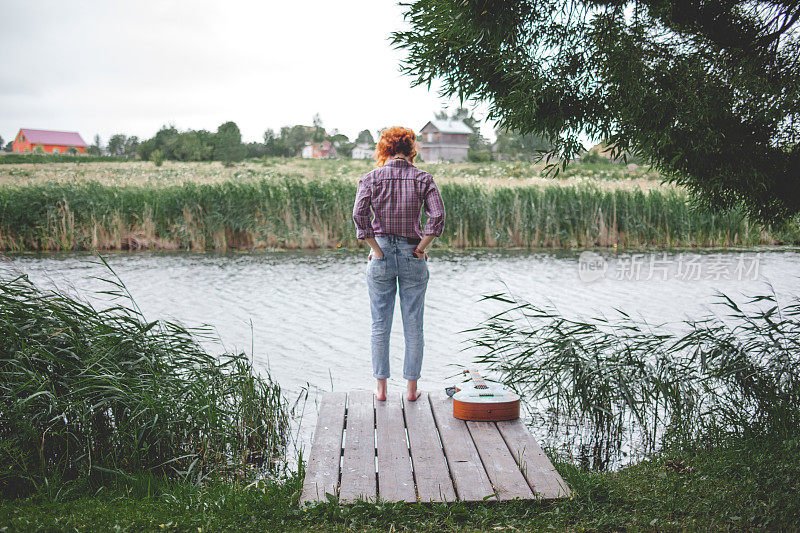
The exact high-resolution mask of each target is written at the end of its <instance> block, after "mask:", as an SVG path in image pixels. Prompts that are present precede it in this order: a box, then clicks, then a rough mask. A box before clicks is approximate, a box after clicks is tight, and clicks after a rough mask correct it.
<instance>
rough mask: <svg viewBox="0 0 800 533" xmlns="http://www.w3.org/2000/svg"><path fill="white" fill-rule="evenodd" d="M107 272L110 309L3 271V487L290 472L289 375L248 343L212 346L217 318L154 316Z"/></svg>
mask: <svg viewBox="0 0 800 533" xmlns="http://www.w3.org/2000/svg"><path fill="white" fill-rule="evenodd" d="M109 271H110V267H109ZM107 281H108V283H109V289H108V290H107V291H103V292H102V294H101V295H102V296H105V297H108V298H111V300H110V302H109V303H110V305H109V306H108V307H107V308H105V309H100V310H99V309H96V308H95V307H94V306H93V305H92V304H91V303H89V302H86V301H83V300H81V299H80V298H78V297H76V296H71V295H68V294H66V293H62V292H58V291H55V290H43V289H41V288H39V287H37V286H35V285H34V284H33V283H32V282H30V281H29V280H28V278H27V276H25V275H23V274H15V273H13V272H11V271H10V270H4V271H3V272H2V275H0V465H1V466H0V495H2V494H4V495H7V496H8V495H18V494H24V493H27V492H31V491H36V492H42V491H45V492H47V491H49V490H63V489H64V488H65V487H67V486H80V484H81V483H88V482H93V481H98V480H100V481H101V482H102V480H104V479H106V480H107V479H109V478H110V479H112V480H113V479H115V478H120V477H122V478H125V477H126V476H128V475H133V474H135V475H144V474H150V475H153V476H156V477H158V478H159V479H181V480H186V481H188V482H197V481H201V480H204V479H206V478H209V477H213V478H214V479H231V478H233V479H250V478H252V477H253V476H255V475H257V474H258V473H261V474H270V473H271V474H276V473H278V472H279V471H280V470H281V468H283V465H284V464H285V463H284V459H285V457H284V452H285V445H286V443H287V438H288V435H289V420H288V412H287V405H286V402H285V400H284V398H283V397H282V394H281V389H280V387H279V385H278V384H277V383H275V382H273V381H272V380H271V379H270V377H269V374H266V373H263V372H260V373H258V374H256V373H255V372H254V369H253V366H252V364H251V362H250V360H249V359H248V358H247V357H246V356H245V355H244V354H242V353H238V354H236V353H226V354H222V355H219V356H217V355H211V354H209V353H207V352H206V351H205V350H204V349H203V348H201V346H200V344H199V341H200V340H201V339H203V338H205V339H209V338H211V337H212V336H211V334H210V330H209V329H208V328H194V329H189V328H186V327H184V326H182V325H181V324H179V323H175V322H168V321H148V320H146V319H145V317H144V316H143V315H142V313H141V311H140V310H139V309H138V307H137V306H136V305H135V303H134V302H133V301H132V299H131V298H130V295H129V294H128V293H127V290H126V289H125V287H124V285H123V284H122V283H121V282H120V281H119V280H118V279H117V278H115V277H114V275H113V271H110V276H109V277H108V279H107Z"/></svg>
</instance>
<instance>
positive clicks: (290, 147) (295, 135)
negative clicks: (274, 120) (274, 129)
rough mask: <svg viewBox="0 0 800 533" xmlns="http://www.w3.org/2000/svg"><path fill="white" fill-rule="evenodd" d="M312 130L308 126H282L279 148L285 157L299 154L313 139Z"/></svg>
mask: <svg viewBox="0 0 800 533" xmlns="http://www.w3.org/2000/svg"><path fill="white" fill-rule="evenodd" d="M314 131H315V130H314V128H313V127H309V126H300V125H295V126H284V127H282V128H281V136H280V140H281V143H280V144H281V147H282V149H283V151H284V154H281V155H287V156H296V155H299V154H300V150H302V149H303V146H305V144H306V142H310V141H312V140H313V137H314Z"/></svg>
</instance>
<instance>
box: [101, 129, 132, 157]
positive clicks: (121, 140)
mask: <svg viewBox="0 0 800 533" xmlns="http://www.w3.org/2000/svg"><path fill="white" fill-rule="evenodd" d="M127 139H128V138H127V137H126V136H125V135H123V134H121V133H117V134H115V135H112V136H111V138H110V139H108V145H107V146H106V149H107V150H108V153H109V155H114V156H117V157H120V156H122V155H123V154H124V153H125V142H126V141H127Z"/></svg>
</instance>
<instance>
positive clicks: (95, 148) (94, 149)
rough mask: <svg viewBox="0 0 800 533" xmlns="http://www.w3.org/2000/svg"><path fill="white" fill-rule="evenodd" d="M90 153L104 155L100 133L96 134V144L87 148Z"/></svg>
mask: <svg viewBox="0 0 800 533" xmlns="http://www.w3.org/2000/svg"><path fill="white" fill-rule="evenodd" d="M86 153H88V154H89V155H103V145H102V144H101V143H100V135H97V134H96V135H95V136H94V144H92V145H90V146H89V147H87V148H86Z"/></svg>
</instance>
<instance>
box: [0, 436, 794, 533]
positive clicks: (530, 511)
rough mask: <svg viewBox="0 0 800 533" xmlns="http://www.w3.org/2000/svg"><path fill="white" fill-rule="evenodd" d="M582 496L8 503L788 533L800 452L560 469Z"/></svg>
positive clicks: (115, 525) (100, 525) (260, 526)
mask: <svg viewBox="0 0 800 533" xmlns="http://www.w3.org/2000/svg"><path fill="white" fill-rule="evenodd" d="M556 466H557V468H558V470H559V472H560V473H561V474H562V476H563V477H564V478H565V480H566V481H567V483H569V484H570V486H571V487H572V489H573V491H574V493H575V494H574V497H573V498H571V499H568V500H563V501H557V502H551V503H547V502H541V503H540V502H503V503H501V504H488V503H475V504H450V505H442V504H438V505H431V504H413V505H409V504H405V503H400V504H394V503H380V504H378V505H373V504H367V503H358V504H356V505H353V506H341V507H340V506H338V505H334V504H323V505H320V506H318V507H315V508H312V509H310V510H303V509H301V508H300V507H299V506H298V504H297V501H298V498H299V492H300V488H301V485H302V478H301V476H300V475H299V474H295V475H293V476H291V477H289V478H288V479H287V480H284V481H281V482H276V483H269V484H262V485H255V486H252V487H244V486H242V485H238V486H236V485H230V484H220V483H210V484H207V485H205V486H196V485H191V484H188V483H165V482H160V481H157V480H153V479H148V478H139V479H135V480H129V481H125V482H120V483H117V484H115V485H113V486H104V487H102V488H95V489H94V490H93V491H88V492H87V493H85V494H83V495H76V494H73V495H70V496H69V497H66V498H51V497H47V496H46V495H41V494H37V495H34V496H31V497H28V498H25V499H21V500H11V501H8V500H6V501H0V528H2V527H8V529H9V530H10V531H42V530H46V531H65V530H72V529H73V528H75V529H77V530H80V531H110V530H121V531H293V530H325V531H392V530H406V531H493V530H496V531H514V530H523V531H552V530H557V531H654V530H658V531H685V530H697V531H708V530H713V531H730V530H752V529H766V530H772V531H781V530H782V531H788V530H794V529H796V527H797V516H800V504H799V503H798V502H800V498H798V490H799V489H798V487H800V441H798V440H796V439H795V440H790V441H785V440H774V439H773V440H769V439H767V440H758V441H755V440H753V441H745V440H741V439H740V440H733V441H729V442H728V443H727V444H725V445H723V446H718V445H713V446H711V445H709V446H707V447H703V446H698V447H697V448H695V449H692V450H684V451H681V452H674V453H668V454H661V455H659V456H657V457H654V458H652V459H648V460H646V461H643V462H641V463H639V464H636V465H633V466H629V467H626V468H623V469H621V470H619V471H617V472H614V473H596V472H595V473H593V472H587V471H583V470H580V469H579V468H576V467H574V466H570V465H567V464H563V463H562V464H556Z"/></svg>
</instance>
